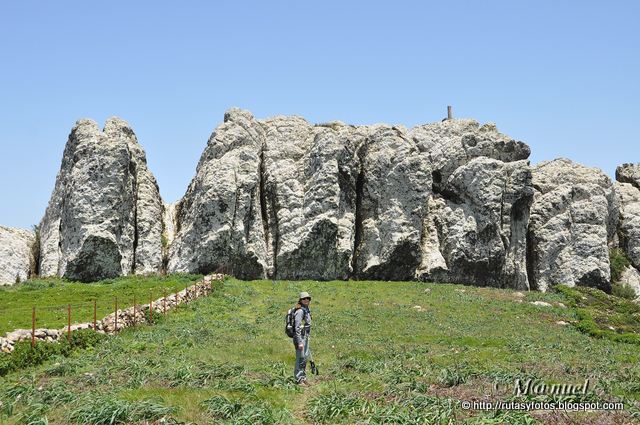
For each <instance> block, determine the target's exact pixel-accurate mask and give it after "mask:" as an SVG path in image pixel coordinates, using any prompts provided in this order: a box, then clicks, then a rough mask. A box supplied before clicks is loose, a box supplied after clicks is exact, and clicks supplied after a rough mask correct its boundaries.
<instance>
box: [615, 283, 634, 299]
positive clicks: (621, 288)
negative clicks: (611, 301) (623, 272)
mask: <svg viewBox="0 0 640 425" xmlns="http://www.w3.org/2000/svg"><path fill="white" fill-rule="evenodd" d="M611 294H612V295H615V296H616V297H620V298H626V299H628V300H635V299H636V297H637V295H636V291H634V290H633V288H632V287H630V286H629V285H624V284H622V283H614V284H612V285H611Z"/></svg>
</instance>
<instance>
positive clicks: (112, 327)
mask: <svg viewBox="0 0 640 425" xmlns="http://www.w3.org/2000/svg"><path fill="white" fill-rule="evenodd" d="M223 279H224V275H222V274H211V275H208V276H205V277H204V279H203V280H201V281H198V282H196V283H195V284H194V285H191V286H189V287H187V288H185V289H183V290H182V291H179V292H176V293H175V294H171V295H167V297H166V301H165V298H164V297H161V298H158V299H157V300H155V301H152V302H151V306H150V305H149V304H141V305H137V306H131V307H128V308H126V309H120V310H118V311H117V314H118V320H117V326H118V327H117V329H116V313H115V312H114V313H111V314H109V315H107V316H105V317H103V318H102V319H101V320H98V321H96V332H100V333H107V334H111V333H115V332H117V331H120V330H122V329H124V328H128V327H130V326H133V325H134V324H135V325H139V324H144V323H147V322H148V321H149V320H148V319H149V308H152V309H153V310H152V311H153V314H154V315H156V314H158V315H161V314H163V312H164V311H165V305H166V311H169V310H171V309H172V308H175V307H177V306H178V305H179V304H185V303H189V302H191V301H193V300H195V299H197V298H200V297H203V296H207V295H209V294H210V293H211V291H212V289H213V282H214V281H222V280H223ZM165 303H166V304H165ZM78 329H93V322H87V323H76V324H72V325H71V331H72V332H73V331H75V330H78ZM67 332H68V328H67V326H65V327H63V328H61V329H36V330H35V332H34V335H35V338H36V342H58V341H59V340H60V338H66V337H67ZM24 340H29V341H30V340H31V329H16V330H14V331H12V332H7V334H6V335H5V336H4V337H0V351H2V352H5V353H11V352H12V351H13V348H14V345H15V343H16V342H18V341H24Z"/></svg>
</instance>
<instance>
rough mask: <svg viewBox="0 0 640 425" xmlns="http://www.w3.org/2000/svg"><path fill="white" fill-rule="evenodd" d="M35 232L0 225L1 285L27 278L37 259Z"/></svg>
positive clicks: (11, 283)
mask: <svg viewBox="0 0 640 425" xmlns="http://www.w3.org/2000/svg"><path fill="white" fill-rule="evenodd" d="M35 239H36V237H35V233H34V232H32V231H30V230H24V229H16V228H11V227H4V226H0V285H13V284H15V283H18V282H23V281H25V280H27V279H28V278H29V276H30V274H31V272H32V271H33V267H34V264H33V262H34V261H35V258H34V255H33V254H34V253H33V250H32V248H33V244H34V243H35Z"/></svg>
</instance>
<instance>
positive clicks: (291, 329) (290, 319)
mask: <svg viewBox="0 0 640 425" xmlns="http://www.w3.org/2000/svg"><path fill="white" fill-rule="evenodd" d="M296 310H298V309H297V308H296V307H291V308H290V309H289V311H287V314H286V315H285V316H284V333H286V334H287V336H288V337H289V338H293V336H294V335H295V333H296V329H295V314H296Z"/></svg>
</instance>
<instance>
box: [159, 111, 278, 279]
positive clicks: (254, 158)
mask: <svg viewBox="0 0 640 425" xmlns="http://www.w3.org/2000/svg"><path fill="white" fill-rule="evenodd" d="M263 143H264V130H263V128H262V126H261V125H260V124H259V123H258V122H257V121H256V120H255V119H254V118H253V116H252V115H251V114H250V113H249V112H246V111H242V110H239V109H232V110H229V111H228V112H227V113H225V117H224V123H223V124H221V125H220V126H219V127H218V128H216V130H215V131H214V133H213V134H212V135H211V137H210V138H209V142H208V144H207V147H206V149H205V151H204V153H203V154H202V157H201V158H200V161H199V163H198V167H197V168H196V176H195V177H194V178H193V180H192V181H191V184H190V185H189V188H188V189H187V193H186V194H185V195H184V197H183V198H182V200H180V201H179V203H178V204H177V205H176V209H177V214H176V235H175V239H174V240H173V243H172V244H171V246H170V248H169V259H168V266H167V269H168V271H169V272H170V273H174V272H195V273H209V272H211V271H218V270H222V271H225V272H228V273H232V274H234V275H235V276H237V277H239V278H245V279H251V278H254V279H255V278H264V277H266V276H267V274H268V273H269V272H270V267H271V260H270V256H269V254H268V253H267V244H266V242H265V234H266V233H268V229H267V228H266V227H265V225H264V223H263V219H262V217H263V216H264V215H265V212H264V211H263V210H262V208H263V204H262V203H261V202H260V196H261V172H260V170H261V167H262V156H261V152H262V145H263Z"/></svg>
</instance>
